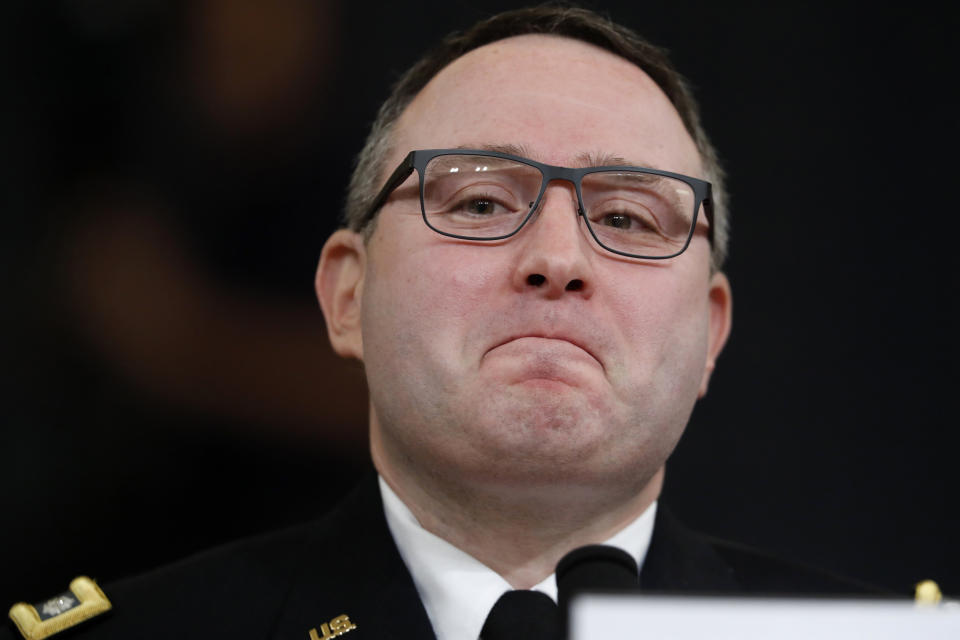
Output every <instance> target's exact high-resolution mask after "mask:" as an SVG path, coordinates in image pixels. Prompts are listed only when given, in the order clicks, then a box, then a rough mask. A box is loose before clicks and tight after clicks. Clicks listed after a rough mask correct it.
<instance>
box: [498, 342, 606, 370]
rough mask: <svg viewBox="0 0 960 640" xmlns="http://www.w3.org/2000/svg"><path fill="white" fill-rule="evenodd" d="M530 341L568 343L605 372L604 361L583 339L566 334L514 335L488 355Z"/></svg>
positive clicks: (499, 343) (500, 343)
mask: <svg viewBox="0 0 960 640" xmlns="http://www.w3.org/2000/svg"><path fill="white" fill-rule="evenodd" d="M528 340H529V341H544V342H543V344H549V343H551V342H552V343H566V344H567V345H571V346H573V347H575V348H576V349H578V350H579V351H581V352H582V353H584V354H586V355H587V356H589V357H590V359H592V360H593V361H594V362H596V363H597V364H598V365H600V368H601V369H604V370H605V368H604V366H603V361H602V360H601V359H600V358H599V357H598V355H597V354H596V353H595V352H594V351H593V350H592V349H591V348H590V346H589V345H587V344H586V343H585V342H584V341H583V340H581V339H579V338H577V337H575V336H569V335H564V334H556V333H518V334H516V335H512V336H510V337H508V338H507V339H505V340H501V341H499V342H498V343H497V344H495V345H493V346H492V347H491V348H490V349H489V350H488V351H487V353H490V352H491V351H494V350H495V349H498V348H500V347H504V346H507V345H510V344H512V343H519V342H521V341H523V342H526V341H528Z"/></svg>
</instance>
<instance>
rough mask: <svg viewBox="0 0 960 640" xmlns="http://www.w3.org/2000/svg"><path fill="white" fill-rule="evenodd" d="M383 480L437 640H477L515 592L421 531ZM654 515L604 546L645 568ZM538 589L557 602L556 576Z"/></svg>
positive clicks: (388, 511) (390, 522) (388, 508)
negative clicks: (491, 615)
mask: <svg viewBox="0 0 960 640" xmlns="http://www.w3.org/2000/svg"><path fill="white" fill-rule="evenodd" d="M379 480H380V495H381V496H382V497H383V509H384V513H385V515H386V518H387V526H388V527H389V528H390V533H391V534H393V539H394V541H395V542H396V543H397V548H398V549H399V550H400V557H402V558H403V561H404V563H406V565H407V569H409V570H410V575H411V576H412V577H413V583H414V585H416V587H417V593H418V594H419V595H420V600H421V601H422V602H423V606H424V608H425V609H426V610H427V616H429V618H430V623H431V624H432V625H433V630H434V632H435V633H436V634H437V640H476V639H477V638H479V637H480V630H481V629H482V628H483V623H484V622H485V621H486V619H487V614H488V613H490V609H491V608H492V607H493V605H494V603H496V601H497V600H498V599H499V598H500V596H501V595H503V593H504V592H506V591H510V590H511V589H513V587H511V586H510V583H508V582H507V581H506V580H504V579H503V577H501V576H500V574H498V573H497V572H495V571H494V570H493V569H491V568H490V567H488V566H486V565H485V564H483V563H482V562H480V561H479V560H477V559H476V558H474V557H473V556H471V555H469V554H468V553H466V552H464V551H461V550H460V549H458V548H457V547H455V546H453V545H452V544H450V543H449V542H447V541H446V540H443V539H441V538H439V537H437V536H435V535H434V534H432V533H430V532H429V531H427V530H426V529H424V528H423V527H422V526H420V523H419V522H418V521H417V519H416V518H415V517H414V515H413V513H411V512H410V509H408V508H407V505H405V504H404V503H403V502H402V501H401V500H400V498H399V497H397V494H395V493H394V492H393V490H392V489H391V488H390V487H389V485H387V483H386V481H384V479H383V478H382V477H380V479H379ZM656 512H657V503H656V502H654V503H653V504H651V505H650V506H649V507H648V508H647V510H646V511H644V512H643V513H642V514H641V515H640V517H639V518H637V519H636V520H634V521H633V522H631V523H630V524H628V525H627V526H626V527H624V528H623V529H621V530H620V532H619V533H617V534H616V535H614V536H613V537H612V538H610V539H609V540H607V541H606V542H604V543H603V544H607V545H610V546H613V547H619V548H621V549H623V550H624V551H626V552H627V553H629V554H630V555H631V556H633V558H634V559H635V560H636V561H637V566H638V567H642V566H643V561H644V558H645V557H646V555H647V549H648V548H649V547H650V538H651V537H652V535H653V521H654V517H655V516H656ZM534 589H536V590H537V591H542V592H543V593H545V594H547V595H548V596H550V597H551V598H553V600H554V601H555V602H556V600H557V581H556V574H550V576H548V577H547V578H546V579H545V580H544V581H543V582H541V583H540V584H538V585H536V586H535V587H534Z"/></svg>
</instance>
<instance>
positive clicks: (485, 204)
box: [463, 198, 497, 216]
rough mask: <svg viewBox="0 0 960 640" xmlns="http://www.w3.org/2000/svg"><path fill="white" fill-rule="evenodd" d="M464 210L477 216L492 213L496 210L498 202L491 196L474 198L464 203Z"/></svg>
mask: <svg viewBox="0 0 960 640" xmlns="http://www.w3.org/2000/svg"><path fill="white" fill-rule="evenodd" d="M463 208H464V210H466V212H467V213H471V214H473V215H476V216H485V215H490V214H492V213H494V212H495V211H496V208H497V203H496V202H494V201H493V200H491V199H490V198H474V199H473V200H468V201H467V202H465V203H464V204H463Z"/></svg>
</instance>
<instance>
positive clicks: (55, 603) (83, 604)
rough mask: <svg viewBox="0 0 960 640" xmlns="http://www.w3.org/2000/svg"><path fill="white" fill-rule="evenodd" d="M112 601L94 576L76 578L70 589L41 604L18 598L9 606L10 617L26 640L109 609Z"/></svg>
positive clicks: (47, 633)
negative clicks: (22, 600) (21, 600)
mask: <svg viewBox="0 0 960 640" xmlns="http://www.w3.org/2000/svg"><path fill="white" fill-rule="evenodd" d="M110 606H111V605H110V601H109V600H107V596H105V595H103V591H101V590H100V587H98V586H97V583H95V582H94V581H93V580H91V579H90V578H88V577H86V576H80V577H78V578H74V579H73V581H72V582H71V583H70V589H69V590H68V591H66V592H64V593H61V594H60V595H58V596H54V597H53V598H50V599H49V600H47V601H45V602H41V603H40V604H36V605H30V604H27V603H26V602H18V603H17V604H15V605H13V606H12V607H10V619H11V620H13V621H14V622H15V623H16V624H17V628H18V629H20V633H22V634H23V637H24V638H26V640H43V638H49V637H50V636H52V635H53V634H55V633H59V632H61V631H63V630H64V629H69V628H70V627H74V626H76V625H78V624H80V623H81V622H83V621H84V620H89V619H90V618H92V617H94V616H98V615H100V614H101V613H103V612H104V611H109V610H110Z"/></svg>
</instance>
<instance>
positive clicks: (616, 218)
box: [597, 213, 654, 231]
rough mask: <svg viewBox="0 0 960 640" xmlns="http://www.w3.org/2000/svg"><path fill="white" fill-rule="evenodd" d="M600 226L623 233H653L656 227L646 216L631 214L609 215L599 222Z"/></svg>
mask: <svg viewBox="0 0 960 640" xmlns="http://www.w3.org/2000/svg"><path fill="white" fill-rule="evenodd" d="M597 222H598V223H599V224H601V225H602V226H605V227H611V228H613V229H621V230H623V231H652V230H654V225H653V224H651V223H650V222H649V221H648V220H647V219H646V218H645V217H644V216H640V215H636V214H631V213H608V214H606V215H604V216H602V217H601V218H600V219H599V220H597Z"/></svg>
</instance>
